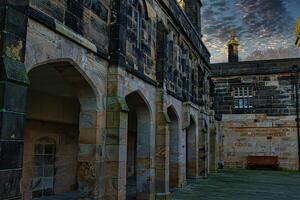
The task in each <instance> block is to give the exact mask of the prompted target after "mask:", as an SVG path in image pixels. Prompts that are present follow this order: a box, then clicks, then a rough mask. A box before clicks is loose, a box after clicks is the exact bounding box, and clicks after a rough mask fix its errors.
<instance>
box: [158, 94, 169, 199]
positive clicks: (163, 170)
mask: <svg viewBox="0 0 300 200" xmlns="http://www.w3.org/2000/svg"><path fill="white" fill-rule="evenodd" d="M164 96H165V94H164V90H163V89H162V88H158V89H157V94H156V152H155V153H156V155H155V159H156V160H155V181H156V182H155V184H156V185H155V186H156V199H157V200H166V199H170V192H169V173H170V171H169V163H170V162H169V155H170V153H169V150H170V144H169V141H170V138H169V137H170V133H169V123H170V119H169V117H168V115H167V112H166V108H165V105H164Z"/></svg>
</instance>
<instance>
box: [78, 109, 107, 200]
mask: <svg viewBox="0 0 300 200" xmlns="http://www.w3.org/2000/svg"><path fill="white" fill-rule="evenodd" d="M104 114H105V113H104V112H97V111H94V110H93V111H81V113H80V122H79V132H80V133H79V154H78V172H77V180H78V190H79V193H80V199H86V198H89V199H95V200H96V199H102V197H103V195H104V192H103V188H104V174H103V167H104V163H103V158H102V157H103V156H102V152H103V133H104V126H105V124H104V123H103V122H105V119H104V118H105V116H104Z"/></svg>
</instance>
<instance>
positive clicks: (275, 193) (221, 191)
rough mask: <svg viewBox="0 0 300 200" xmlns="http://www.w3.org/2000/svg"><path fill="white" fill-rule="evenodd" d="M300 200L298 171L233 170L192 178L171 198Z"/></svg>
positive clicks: (180, 199)
mask: <svg viewBox="0 0 300 200" xmlns="http://www.w3.org/2000/svg"><path fill="white" fill-rule="evenodd" d="M221 199H222V200H250V199H251V200H300V173H298V172H283V171H279V172H278V171H260V170H251V171H250V170H236V171H223V172H219V173H213V174H211V175H210V176H209V178H208V179H192V180H189V181H188V185H187V186H185V187H184V188H182V189H177V190H175V191H174V192H173V193H172V200H221Z"/></svg>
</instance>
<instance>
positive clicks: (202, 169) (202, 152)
mask: <svg viewBox="0 0 300 200" xmlns="http://www.w3.org/2000/svg"><path fill="white" fill-rule="evenodd" d="M205 140H206V128H205V122H204V119H200V120H199V148H198V151H199V152H198V156H199V176H203V177H206V175H207V172H206V157H207V156H206V145H205Z"/></svg>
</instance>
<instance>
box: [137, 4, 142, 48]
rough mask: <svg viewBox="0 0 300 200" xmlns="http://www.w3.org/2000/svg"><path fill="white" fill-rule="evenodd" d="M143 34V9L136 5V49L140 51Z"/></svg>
mask: <svg viewBox="0 0 300 200" xmlns="http://www.w3.org/2000/svg"><path fill="white" fill-rule="evenodd" d="M142 32H143V8H142V6H141V4H139V3H138V5H137V12H136V48H137V49H139V50H141V49H142V34H143V33H142Z"/></svg>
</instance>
